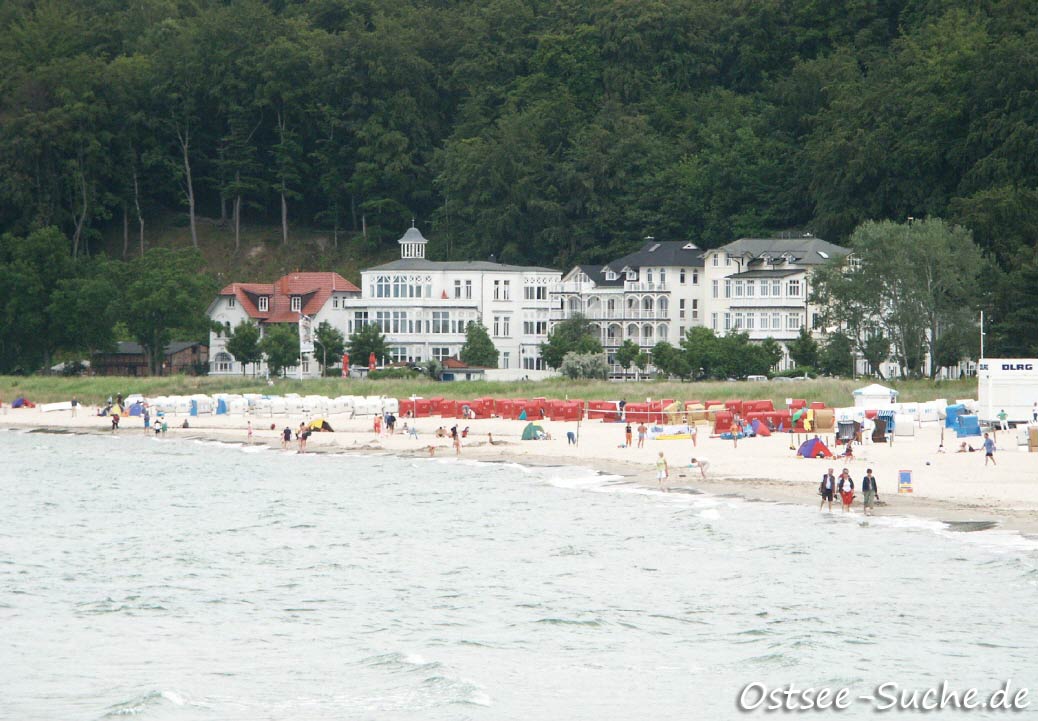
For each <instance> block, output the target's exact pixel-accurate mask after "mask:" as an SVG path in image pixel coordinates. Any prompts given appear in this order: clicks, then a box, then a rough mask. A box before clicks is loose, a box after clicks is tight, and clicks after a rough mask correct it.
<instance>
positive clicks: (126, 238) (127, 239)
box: [123, 203, 130, 260]
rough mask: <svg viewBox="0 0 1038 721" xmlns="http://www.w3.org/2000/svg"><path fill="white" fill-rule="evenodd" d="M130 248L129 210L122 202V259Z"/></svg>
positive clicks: (124, 258)
mask: <svg viewBox="0 0 1038 721" xmlns="http://www.w3.org/2000/svg"><path fill="white" fill-rule="evenodd" d="M129 248H130V212H129V211H128V210H127V209H126V203H123V260H126V251H127V250H129Z"/></svg>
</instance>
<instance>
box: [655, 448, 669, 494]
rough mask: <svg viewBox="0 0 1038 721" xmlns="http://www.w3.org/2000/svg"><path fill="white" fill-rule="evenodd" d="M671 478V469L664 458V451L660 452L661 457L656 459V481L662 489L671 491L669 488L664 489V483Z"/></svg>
mask: <svg viewBox="0 0 1038 721" xmlns="http://www.w3.org/2000/svg"><path fill="white" fill-rule="evenodd" d="M668 476H670V469H669V468H668V467H667V459H666V458H664V457H663V451H660V455H659V457H658V458H657V459H656V480H657V482H659V484H660V489H662V490H664V491H669V490H670V489H669V488H666V487H664V485H663V481H665V480H666V479H667V477H668Z"/></svg>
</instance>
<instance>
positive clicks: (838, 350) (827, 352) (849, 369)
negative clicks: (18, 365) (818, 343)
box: [807, 332, 854, 376]
mask: <svg viewBox="0 0 1038 721" xmlns="http://www.w3.org/2000/svg"><path fill="white" fill-rule="evenodd" d="M807 365H810V364H807ZM818 370H820V371H821V372H822V373H827V374H828V375H831V376H853V375H854V350H853V347H852V345H851V339H850V338H848V337H847V336H846V335H844V334H843V333H840V332H836V333H830V334H829V337H828V338H826V340H825V343H824V345H822V347H821V349H820V350H819V352H818Z"/></svg>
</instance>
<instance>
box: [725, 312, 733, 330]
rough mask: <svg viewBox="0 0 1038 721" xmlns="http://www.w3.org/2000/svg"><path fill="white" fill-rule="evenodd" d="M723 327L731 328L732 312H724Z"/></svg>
mask: <svg viewBox="0 0 1038 721" xmlns="http://www.w3.org/2000/svg"><path fill="white" fill-rule="evenodd" d="M724 329H725V330H731V329H732V314H731V313H725V314H724Z"/></svg>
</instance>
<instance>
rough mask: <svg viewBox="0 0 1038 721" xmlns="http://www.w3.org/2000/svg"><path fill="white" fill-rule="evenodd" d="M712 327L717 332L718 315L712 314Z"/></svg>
mask: <svg viewBox="0 0 1038 721" xmlns="http://www.w3.org/2000/svg"><path fill="white" fill-rule="evenodd" d="M710 327H711V328H713V329H714V330H717V313H711V314H710Z"/></svg>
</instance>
